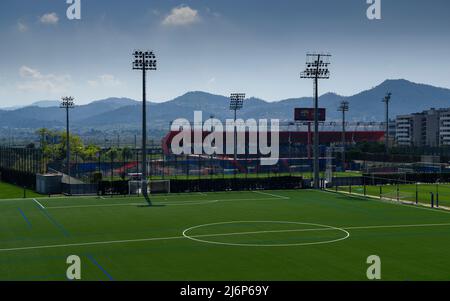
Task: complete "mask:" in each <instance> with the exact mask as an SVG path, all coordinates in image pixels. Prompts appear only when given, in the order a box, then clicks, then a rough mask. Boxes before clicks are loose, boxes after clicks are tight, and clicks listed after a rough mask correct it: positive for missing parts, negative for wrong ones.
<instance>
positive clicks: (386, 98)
mask: <svg viewBox="0 0 450 301" xmlns="http://www.w3.org/2000/svg"><path fill="white" fill-rule="evenodd" d="M391 97H392V93H391V92H388V93H386V96H385V97H384V98H383V102H384V103H385V104H386V128H385V131H386V132H385V133H384V141H385V142H384V143H385V148H386V153H389V103H390V102H391Z"/></svg>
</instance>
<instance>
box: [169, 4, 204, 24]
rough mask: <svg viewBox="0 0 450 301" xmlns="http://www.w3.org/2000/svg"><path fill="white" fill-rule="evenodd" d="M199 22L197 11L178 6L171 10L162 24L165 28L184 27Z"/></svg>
mask: <svg viewBox="0 0 450 301" xmlns="http://www.w3.org/2000/svg"><path fill="white" fill-rule="evenodd" d="M199 21H200V16H199V14H198V11H197V10H195V9H192V8H190V7H189V6H178V7H175V8H173V9H172V11H171V12H170V14H169V15H168V16H166V17H165V18H164V20H163V22H162V24H163V25H166V26H184V25H189V24H193V23H197V22H199Z"/></svg>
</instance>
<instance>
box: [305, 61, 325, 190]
mask: <svg viewBox="0 0 450 301" xmlns="http://www.w3.org/2000/svg"><path fill="white" fill-rule="evenodd" d="M330 58H331V54H325V53H308V54H307V55H306V68H305V70H304V71H303V72H302V73H301V74H300V78H310V79H313V80H314V188H315V189H319V155H320V154H319V79H329V78H330V71H329V69H328V66H329V65H330Z"/></svg>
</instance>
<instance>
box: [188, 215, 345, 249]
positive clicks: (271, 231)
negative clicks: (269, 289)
mask: <svg viewBox="0 0 450 301" xmlns="http://www.w3.org/2000/svg"><path fill="white" fill-rule="evenodd" d="M239 223H241V224H242V223H247V224H248V223H250V224H251V223H254V224H257V223H270V224H291V225H292V224H293V225H306V226H315V227H322V228H316V229H301V230H300V229H298V230H269V231H267V230H266V231H254V232H241V233H224V234H218V235H208V236H209V237H210V236H225V235H230V236H232V235H247V234H259V233H262V234H264V233H283V232H287V233H288V232H300V231H323V230H324V229H326V230H335V231H340V232H343V233H344V236H343V237H339V238H336V239H328V240H323V241H316V242H303V243H288V244H284V243H278V244H255V243H228V242H219V241H212V240H206V239H199V238H198V237H199V236H197V235H188V234H187V232H189V231H191V230H193V229H198V228H204V227H209V226H216V225H228V224H239ZM183 236H184V237H186V238H187V239H190V240H193V241H196V242H201V243H208V244H213V245H225V246H237V247H294V246H310V245H321V244H329V243H334V242H339V241H342V240H345V239H347V238H349V237H350V233H349V232H348V231H346V230H344V229H342V228H337V227H333V226H328V225H321V224H311V223H300V222H286V221H232V222H222V223H212V224H203V225H198V226H194V227H190V228H188V229H185V230H184V231H183ZM201 237H207V236H205V235H203V236H201Z"/></svg>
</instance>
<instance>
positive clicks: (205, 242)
mask: <svg viewBox="0 0 450 301" xmlns="http://www.w3.org/2000/svg"><path fill="white" fill-rule="evenodd" d="M152 202H153V206H152V207H149V206H147V205H146V203H145V201H144V200H143V199H142V198H138V197H120V198H119V197H114V198H109V197H104V198H99V197H72V198H68V197H60V198H57V197H55V198H35V199H33V198H28V199H5V200H1V201H0V229H1V231H0V280H37V281H40V280H42V281H46V280H61V281H63V280H66V279H67V278H66V270H67V268H68V267H69V265H68V264H67V263H66V260H67V258H68V256H70V255H77V256H78V257H79V258H80V259H81V279H82V280H94V281H108V280H367V277H366V271H367V268H368V267H369V264H367V263H366V260H367V258H368V257H369V256H371V255H377V256H379V257H380V259H381V276H382V280H398V281H404V280H449V279H450V255H449V251H450V212H448V211H444V210H437V209H429V208H424V207H418V206H411V205H400V204H394V203H388V202H381V201H377V200H372V199H365V198H361V197H352V196H347V195H344V194H335V193H331V192H325V191H312V190H296V191H254V192H250V191H248V192H222V193H191V194H169V195H158V196H153V197H152Z"/></svg>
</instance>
